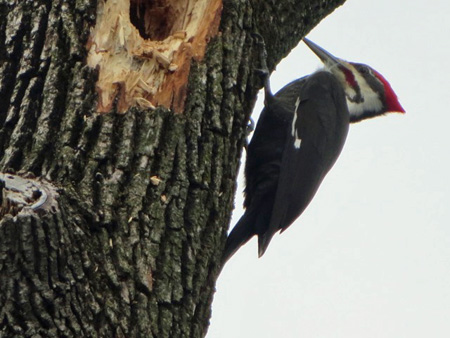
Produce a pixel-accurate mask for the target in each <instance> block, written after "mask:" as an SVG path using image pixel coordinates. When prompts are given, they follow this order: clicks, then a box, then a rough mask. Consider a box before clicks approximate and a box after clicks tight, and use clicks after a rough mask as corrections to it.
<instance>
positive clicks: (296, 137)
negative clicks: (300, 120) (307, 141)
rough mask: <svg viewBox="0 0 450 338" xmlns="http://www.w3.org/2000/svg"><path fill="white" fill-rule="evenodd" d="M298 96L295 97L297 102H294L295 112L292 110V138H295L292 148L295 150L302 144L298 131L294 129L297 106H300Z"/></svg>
mask: <svg viewBox="0 0 450 338" xmlns="http://www.w3.org/2000/svg"><path fill="white" fill-rule="evenodd" d="M300 102H301V100H300V96H299V97H297V101H295V110H294V118H293V119H292V137H294V138H295V140H294V147H295V149H299V148H300V145H301V143H302V139H301V138H300V137H299V136H298V130H297V128H296V122H297V115H298V114H297V111H298V106H299V105H300Z"/></svg>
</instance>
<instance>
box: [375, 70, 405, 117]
mask: <svg viewBox="0 0 450 338" xmlns="http://www.w3.org/2000/svg"><path fill="white" fill-rule="evenodd" d="M373 72H374V74H375V76H376V77H377V78H378V79H379V80H380V81H381V83H382V84H383V86H384V93H385V96H386V108H387V111H390V112H398V113H405V109H403V107H402V105H401V104H400V102H398V98H397V94H395V92H394V90H393V89H392V87H391V85H390V84H389V82H388V81H387V80H386V79H385V78H384V77H383V75H381V74H380V73H378V72H377V71H376V70H373Z"/></svg>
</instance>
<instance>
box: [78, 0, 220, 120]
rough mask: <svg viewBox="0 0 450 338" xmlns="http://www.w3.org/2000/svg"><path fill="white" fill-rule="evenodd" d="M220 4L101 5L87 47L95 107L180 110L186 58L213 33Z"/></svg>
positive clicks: (116, 1)
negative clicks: (94, 71)
mask: <svg viewBox="0 0 450 338" xmlns="http://www.w3.org/2000/svg"><path fill="white" fill-rule="evenodd" d="M221 9H222V1H221V0H185V1H180V0H131V2H130V0H101V1H99V5H98V9H97V23H96V25H95V28H94V29H93V30H92V32H91V36H90V40H89V43H88V49H89V54H88V60H87V62H88V65H89V66H90V67H92V68H97V69H98V72H99V73H98V81H97V92H98V106H97V111H98V112H100V113H107V112H110V111H111V110H112V108H113V106H114V104H115V103H116V104H117V110H118V111H119V112H125V111H126V110H127V109H128V108H129V107H131V106H138V107H141V108H153V107H155V106H158V105H163V106H165V107H167V108H170V109H172V110H173V111H175V112H177V113H180V112H182V111H183V108H184V101H185V98H186V94H187V81H188V75H189V68H190V63H191V59H192V58H194V59H196V60H201V59H202V57H203V56H204V53H205V48H206V45H207V44H208V42H209V39H210V38H211V37H213V36H214V35H216V34H217V32H218V27H219V22H220V14H221Z"/></svg>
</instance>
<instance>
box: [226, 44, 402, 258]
mask: <svg viewBox="0 0 450 338" xmlns="http://www.w3.org/2000/svg"><path fill="white" fill-rule="evenodd" d="M303 41H304V42H305V43H306V45H307V46H308V47H309V48H310V49H311V50H312V51H313V52H314V53H315V54H316V55H317V56H318V57H319V58H320V59H321V60H322V62H323V63H324V66H325V67H324V69H322V70H319V71H317V72H315V73H313V74H311V75H309V76H306V77H303V78H301V79H298V80H295V81H293V82H291V83H290V84H288V85H287V86H285V87H284V88H282V89H281V90H280V91H279V92H278V93H276V94H275V95H272V93H271V91H270V85H269V73H268V71H267V66H265V58H262V59H263V60H262V63H263V68H265V69H266V73H265V74H266V78H265V108H264V110H263V111H262V113H261V116H260V118H259V121H258V124H257V126H256V129H255V132H254V135H253V137H252V139H251V142H250V144H249V145H248V149H247V162H246V166H245V178H246V188H245V200H244V207H245V208H246V211H245V213H244V215H243V216H242V217H241V219H240V220H239V221H238V223H237V224H236V226H235V227H234V229H233V230H232V232H231V233H230V235H229V236H228V239H227V242H226V247H225V251H224V254H223V262H226V261H227V260H228V259H229V258H230V257H231V256H232V255H233V254H234V253H235V252H236V251H237V250H238V249H239V248H240V247H241V246H242V245H243V244H245V243H246V242H247V241H248V240H249V239H250V238H251V237H253V236H254V235H257V236H258V251H259V257H261V256H262V255H263V254H264V252H265V251H266V249H267V247H268V245H269V242H270V240H271V239H272V236H273V235H274V234H275V233H276V232H277V231H279V230H281V231H284V230H286V228H287V227H289V225H291V223H292V222H294V220H295V219H296V218H297V217H299V216H300V215H301V214H302V212H303V211H304V210H305V209H306V207H307V206H308V204H309V203H310V202H311V200H312V199H313V197H314V195H315V194H316V192H317V190H318V188H319V186H320V184H321V182H322V180H323V179H324V177H325V175H326V174H327V173H328V171H329V170H330V169H331V167H332V166H333V165H334V163H335V162H336V159H337V158H338V156H339V154H340V152H341V150H342V148H343V146H344V142H345V139H346V137H347V133H348V129H349V124H350V123H352V122H358V121H361V120H364V119H367V118H371V117H375V116H379V115H383V114H385V113H387V112H400V113H404V112H405V111H404V109H403V108H402V106H401V105H400V103H399V102H398V99H397V96H396V94H395V93H394V91H393V90H392V88H391V86H390V85H389V83H388V82H387V81H386V79H385V78H384V77H383V76H381V74H380V73H378V72H377V71H375V70H374V69H372V68H370V67H369V66H367V65H364V64H359V63H352V62H347V61H344V60H341V59H338V58H336V57H335V56H333V55H331V54H330V53H328V52H327V51H326V50H324V49H323V48H321V47H319V46H318V45H316V44H315V43H313V42H311V41H310V40H308V39H306V38H305V39H303ZM264 52H265V49H264Z"/></svg>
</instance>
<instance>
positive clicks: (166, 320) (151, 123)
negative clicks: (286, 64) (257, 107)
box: [0, 0, 344, 337]
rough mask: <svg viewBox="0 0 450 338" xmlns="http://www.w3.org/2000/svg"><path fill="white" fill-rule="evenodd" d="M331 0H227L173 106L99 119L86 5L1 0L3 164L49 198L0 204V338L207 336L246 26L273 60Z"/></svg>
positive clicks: (240, 135)
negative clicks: (182, 98)
mask: <svg viewBox="0 0 450 338" xmlns="http://www.w3.org/2000/svg"><path fill="white" fill-rule="evenodd" d="M343 2H344V0H309V1H306V0H303V1H300V0H284V1H281V0H277V1H272V0H265V1H262V0H259V1H256V0H255V1H244V0H229V1H225V3H224V8H223V12H222V19H221V26H220V32H221V34H219V35H218V36H217V37H215V38H214V39H212V40H211V42H210V44H209V46H208V49H207V53H206V57H205V58H204V60H203V61H201V62H196V63H195V62H194V63H193V64H192V68H191V73H190V80H189V94H188V98H187V102H186V106H185V111H184V113H183V114H176V115H175V114H173V113H171V112H170V111H168V110H167V109H164V108H158V109H156V110H154V111H150V110H148V111H145V110H138V109H130V110H129V111H128V112H127V113H126V114H123V115H121V114H116V113H110V114H106V115H99V114H97V113H96V112H95V107H96V99H97V98H96V92H95V80H96V73H95V71H94V70H92V69H89V68H88V67H87V66H86V65H85V60H86V48H85V46H86V43H87V38H88V35H89V29H90V27H92V26H93V25H94V23H95V16H96V7H97V5H96V1H90V0H78V1H65V0H36V1H26V0H22V1H12V0H10V1H7V0H0V172H2V173H5V174H6V173H9V174H11V175H10V176H11V177H12V178H11V179H12V180H14V179H19V178H20V177H22V178H23V179H25V180H27V184H28V186H30V187H34V188H31V189H37V190H40V192H39V194H42V192H46V193H47V200H46V201H45V203H44V205H45V207H43V206H41V207H39V208H36V207H35V208H33V205H35V206H36V203H38V200H39V199H40V198H41V197H42V195H39V194H38V195H36V196H34V197H33V196H32V197H30V198H28V199H27V200H26V201H25V202H24V203H22V204H20V203H18V204H17V205H16V206H11V205H10V204H8V203H9V202H8V203H6V202H5V198H3V199H0V203H2V212H0V218H1V220H0V336H1V337H14V336H17V337H72V336H86V337H202V336H204V335H205V333H206V330H207V327H208V323H209V317H210V312H211V302H212V298H213V293H214V285H215V281H216V279H217V277H218V273H219V271H220V266H219V264H220V257H221V251H222V249H223V245H224V242H225V238H226V232H227V229H228V223H229V220H230V214H231V210H232V207H233V197H234V192H235V187H236V184H235V180H236V175H237V171H238V167H239V159H240V156H241V153H242V149H243V145H244V142H245V130H246V125H247V121H248V117H249V115H250V113H251V111H252V107H253V105H254V102H255V97H256V93H257V90H258V89H259V88H260V86H261V83H260V80H259V79H258V77H257V76H255V75H254V69H255V68H257V67H258V66H259V65H258V50H257V48H258V47H257V44H255V43H254V41H253V38H252V36H251V33H252V32H254V31H258V32H259V33H261V35H262V36H263V37H264V38H265V41H266V44H267V48H268V53H269V60H268V61H269V67H271V68H273V67H274V65H275V64H276V63H277V62H279V60H280V59H281V58H283V57H284V56H285V55H286V54H287V53H288V52H289V50H290V49H292V48H293V47H294V46H295V45H296V44H297V43H298V41H299V40H300V39H301V37H302V36H304V35H305V34H306V32H307V31H309V30H310V29H311V28H312V27H313V26H314V25H315V24H317V23H318V21H319V20H320V19H322V18H323V17H324V16H326V15H327V14H328V13H330V12H331V10H332V9H333V8H335V7H336V6H337V5H339V4H342V3H343ZM0 183H1V184H0V191H3V192H4V193H5V187H4V185H5V182H4V180H0ZM2 186H3V187H2ZM4 196H6V195H5V194H4Z"/></svg>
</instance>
